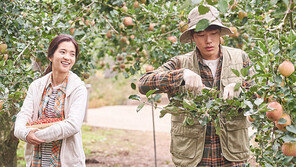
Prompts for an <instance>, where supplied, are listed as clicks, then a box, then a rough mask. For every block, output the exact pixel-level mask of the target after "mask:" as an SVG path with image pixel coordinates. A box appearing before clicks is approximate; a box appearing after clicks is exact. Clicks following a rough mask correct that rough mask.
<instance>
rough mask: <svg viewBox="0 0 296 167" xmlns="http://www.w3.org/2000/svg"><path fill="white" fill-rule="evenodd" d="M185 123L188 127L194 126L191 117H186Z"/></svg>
mask: <svg viewBox="0 0 296 167" xmlns="http://www.w3.org/2000/svg"><path fill="white" fill-rule="evenodd" d="M186 123H187V124H188V125H190V126H192V125H194V119H193V118H192V117H189V116H187V117H186Z"/></svg>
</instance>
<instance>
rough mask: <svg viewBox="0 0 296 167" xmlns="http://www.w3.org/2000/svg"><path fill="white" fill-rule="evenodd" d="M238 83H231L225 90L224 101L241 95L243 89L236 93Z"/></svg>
mask: <svg viewBox="0 0 296 167" xmlns="http://www.w3.org/2000/svg"><path fill="white" fill-rule="evenodd" d="M235 85H236V83H231V84H229V85H227V86H225V88H224V93H223V99H224V100H225V99H232V98H233V97H238V96H239V94H240V93H241V91H242V90H241V88H239V90H238V91H234V87H235Z"/></svg>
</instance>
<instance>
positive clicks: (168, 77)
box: [139, 51, 254, 167]
mask: <svg viewBox="0 0 296 167" xmlns="http://www.w3.org/2000/svg"><path fill="white" fill-rule="evenodd" d="M197 56H198V62H199V68H200V69H199V70H200V76H201V78H202V82H203V84H204V85H205V86H206V87H209V88H214V87H216V88H217V90H220V79H221V77H220V76H221V71H222V62H223V55H222V52H220V56H219V62H218V65H217V69H216V74H215V76H213V75H212V71H211V69H210V68H209V67H208V66H207V65H206V64H205V63H204V62H203V61H202V57H201V55H200V53H199V52H198V51H197ZM242 56H243V68H247V67H249V66H250V65H251V61H250V59H249V58H248V56H247V55H246V53H245V52H243V55H242ZM181 64H182V62H181V60H180V59H179V58H178V57H173V58H172V59H170V60H169V61H168V62H167V63H165V64H163V65H162V66H161V67H159V68H158V69H157V70H156V71H153V72H149V73H146V74H145V75H144V76H142V77H141V79H140V80H139V91H140V92H141V93H144V94H145V93H146V92H148V91H149V90H153V89H156V88H158V89H159V92H163V93H168V94H169V95H170V96H172V95H174V94H175V93H176V92H177V91H178V90H179V87H180V86H182V85H183V84H184V81H183V71H184V69H181ZM253 74H254V69H253V68H250V70H249V74H248V75H249V76H252V75H253ZM251 82H252V81H250V80H249V81H245V82H243V83H242V86H244V87H249V86H250V85H251ZM245 163H246V162H245V161H241V162H230V161H228V160H226V159H225V158H224V157H223V155H222V150H221V144H220V138H219V136H218V135H217V134H216V131H215V127H214V124H213V122H209V123H208V125H207V130H206V139H205V147H204V151H203V157H202V160H201V162H200V163H199V164H198V166H199V167H200V166H232V167H243V166H246V165H245Z"/></svg>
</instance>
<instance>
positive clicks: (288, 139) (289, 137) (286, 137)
mask: <svg viewBox="0 0 296 167" xmlns="http://www.w3.org/2000/svg"><path fill="white" fill-rule="evenodd" d="M282 139H283V140H284V142H291V141H296V138H295V137H293V136H290V135H285V136H283V137H282Z"/></svg>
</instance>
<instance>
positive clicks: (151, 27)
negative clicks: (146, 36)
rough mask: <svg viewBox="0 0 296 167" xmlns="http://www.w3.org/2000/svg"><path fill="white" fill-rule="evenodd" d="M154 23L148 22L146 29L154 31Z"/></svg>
mask: <svg viewBox="0 0 296 167" xmlns="http://www.w3.org/2000/svg"><path fill="white" fill-rule="evenodd" d="M155 25H156V24H155V23H150V24H149V27H148V30H149V31H154V30H155V29H154V27H155Z"/></svg>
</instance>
